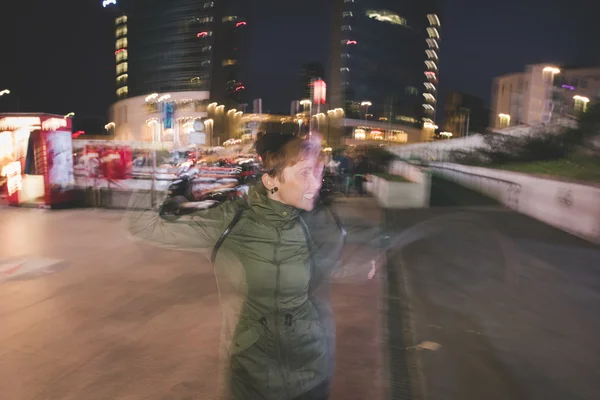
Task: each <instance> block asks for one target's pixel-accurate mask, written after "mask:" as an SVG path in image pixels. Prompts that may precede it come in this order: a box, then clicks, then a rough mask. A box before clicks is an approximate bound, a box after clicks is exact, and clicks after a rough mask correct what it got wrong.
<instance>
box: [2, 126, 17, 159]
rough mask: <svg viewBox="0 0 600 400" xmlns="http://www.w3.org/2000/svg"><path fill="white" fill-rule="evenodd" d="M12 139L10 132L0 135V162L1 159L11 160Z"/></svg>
mask: <svg viewBox="0 0 600 400" xmlns="http://www.w3.org/2000/svg"><path fill="white" fill-rule="evenodd" d="M13 151H14V148H13V139H12V133H11V132H8V131H7V132H2V133H0V160H2V159H3V158H13V157H14V155H13Z"/></svg>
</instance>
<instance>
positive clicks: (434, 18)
mask: <svg viewBox="0 0 600 400" xmlns="http://www.w3.org/2000/svg"><path fill="white" fill-rule="evenodd" d="M427 19H428V20H429V25H431V26H440V25H441V24H440V19H439V18H438V16H437V15H435V14H429V15H427Z"/></svg>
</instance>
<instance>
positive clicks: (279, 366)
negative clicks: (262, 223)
mask: <svg viewBox="0 0 600 400" xmlns="http://www.w3.org/2000/svg"><path fill="white" fill-rule="evenodd" d="M276 232H277V244H276V245H275V251H274V254H273V262H274V263H275V266H276V267H277V273H276V275H275V276H276V278H275V279H276V281H275V293H273V300H274V304H275V347H276V348H277V369H279V373H280V374H281V379H282V380H283V382H282V383H283V389H284V391H285V398H286V399H287V398H288V397H289V393H288V388H287V383H288V380H287V377H286V373H285V371H284V370H283V368H285V367H286V366H285V365H283V366H282V355H281V340H280V338H281V336H280V335H281V332H280V330H279V290H280V287H279V286H280V279H281V264H280V263H279V261H278V255H279V254H278V253H279V246H281V232H280V230H279V228H277V229H276Z"/></svg>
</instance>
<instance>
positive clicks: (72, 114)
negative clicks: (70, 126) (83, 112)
mask: <svg viewBox="0 0 600 400" xmlns="http://www.w3.org/2000/svg"><path fill="white" fill-rule="evenodd" d="M74 116H75V113H74V112H70V113H68V114H67V115H65V118H73V117H74Z"/></svg>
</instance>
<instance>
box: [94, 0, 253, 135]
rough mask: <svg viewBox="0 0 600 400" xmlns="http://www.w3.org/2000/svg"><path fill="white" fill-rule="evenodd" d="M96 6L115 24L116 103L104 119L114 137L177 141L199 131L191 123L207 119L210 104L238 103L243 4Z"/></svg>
mask: <svg viewBox="0 0 600 400" xmlns="http://www.w3.org/2000/svg"><path fill="white" fill-rule="evenodd" d="M103 4H104V5H105V7H106V8H107V10H111V12H113V13H114V22H115V27H114V29H115V31H114V33H115V69H116V94H117V100H118V101H117V102H116V103H115V104H114V105H113V107H112V109H111V114H112V116H111V117H112V118H111V119H112V121H113V122H115V135H116V137H117V138H119V139H136V140H153V141H173V142H184V141H185V140H184V139H185V138H184V136H185V135H186V132H189V133H193V132H194V131H192V129H196V128H193V127H194V126H195V127H198V126H204V125H203V124H194V123H193V122H194V121H195V120H198V119H208V114H209V110H208V108H209V107H208V106H209V104H210V103H217V105H219V104H221V105H224V106H225V107H226V108H227V109H231V108H235V107H236V106H237V105H238V104H239V103H241V101H242V97H243V93H244V89H245V87H244V85H243V83H242V82H240V81H239V79H238V76H239V68H240V57H239V56H238V54H239V53H240V47H241V46H242V41H243V36H244V31H245V29H246V26H247V24H248V22H247V21H246V19H245V18H244V10H243V4H244V2H243V1H241V0H213V1H208V0H204V1H202V0H200V1H198V0H169V1H167V0H152V1H139V0H137V1H136V0H104V2H103ZM138 103H139V104H138ZM215 108H216V107H215ZM141 109H144V111H142V110H141ZM142 119H143V121H142ZM140 121H142V122H143V123H142V124H141V126H138V125H140ZM202 133H206V132H202Z"/></svg>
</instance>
